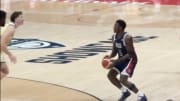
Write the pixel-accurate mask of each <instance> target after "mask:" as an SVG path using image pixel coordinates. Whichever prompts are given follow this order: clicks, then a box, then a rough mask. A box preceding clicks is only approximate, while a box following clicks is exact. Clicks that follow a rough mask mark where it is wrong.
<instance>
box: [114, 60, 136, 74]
mask: <svg viewBox="0 0 180 101" xmlns="http://www.w3.org/2000/svg"><path fill="white" fill-rule="evenodd" d="M136 64H137V59H133V58H131V59H130V60H127V61H124V62H122V63H117V64H115V66H114V68H113V69H114V70H116V71H117V72H118V73H120V74H121V75H127V76H129V77H132V75H133V72H134V69H135V66H136Z"/></svg>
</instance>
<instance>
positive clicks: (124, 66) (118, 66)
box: [108, 19, 147, 101]
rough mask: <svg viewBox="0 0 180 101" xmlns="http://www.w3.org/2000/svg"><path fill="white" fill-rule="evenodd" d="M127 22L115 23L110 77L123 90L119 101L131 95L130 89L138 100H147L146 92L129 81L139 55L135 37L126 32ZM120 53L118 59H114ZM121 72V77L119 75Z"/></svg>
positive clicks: (118, 21)
mask: <svg viewBox="0 0 180 101" xmlns="http://www.w3.org/2000/svg"><path fill="white" fill-rule="evenodd" d="M125 28H126V22H125V21H124V20H121V19H120V20H117V21H116V22H115V25H114V33H115V34H114V35H113V48H112V52H111V54H110V56H109V57H110V59H111V62H110V65H109V68H111V69H110V71H109V73H108V79H109V80H110V81H111V83H112V84H113V85H115V86H116V87H117V88H119V89H120V90H121V91H122V95H121V97H120V99H119V100H118V101H125V100H126V98H127V97H129V96H130V95H131V93H130V92H129V90H131V91H132V92H134V93H135V94H137V96H138V101H147V98H146V96H145V94H144V93H142V92H140V91H139V89H138V88H137V87H136V85H135V84H134V83H132V82H130V81H128V78H129V77H132V75H133V71H134V69H135V66H136V63H137V55H136V52H135V49H134V46H133V38H132V36H131V35H129V34H128V33H127V32H125ZM116 55H118V58H117V59H113V57H115V56H116ZM118 74H120V79H118V78H117V75H118Z"/></svg>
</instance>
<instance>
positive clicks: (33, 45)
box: [8, 38, 65, 50]
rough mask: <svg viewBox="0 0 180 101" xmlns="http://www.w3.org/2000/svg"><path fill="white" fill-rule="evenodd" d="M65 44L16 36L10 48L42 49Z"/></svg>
mask: <svg viewBox="0 0 180 101" xmlns="http://www.w3.org/2000/svg"><path fill="white" fill-rule="evenodd" d="M60 47H65V45H63V44H60V43H55V42H50V41H43V40H39V39H19V38H15V39H13V40H12V41H11V43H10V44H9V46H8V48H9V49H14V50H16V49H41V48H60Z"/></svg>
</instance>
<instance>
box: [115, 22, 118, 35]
mask: <svg viewBox="0 0 180 101" xmlns="http://www.w3.org/2000/svg"><path fill="white" fill-rule="evenodd" d="M114 33H118V24H117V23H115V24H114Z"/></svg>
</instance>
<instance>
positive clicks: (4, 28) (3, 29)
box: [0, 22, 15, 36]
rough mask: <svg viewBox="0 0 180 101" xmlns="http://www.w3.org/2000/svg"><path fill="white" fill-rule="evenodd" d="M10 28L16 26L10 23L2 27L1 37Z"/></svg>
mask: <svg viewBox="0 0 180 101" xmlns="http://www.w3.org/2000/svg"><path fill="white" fill-rule="evenodd" d="M8 26H15V24H14V23H12V22H10V23H8V24H6V25H5V26H4V27H1V34H0V36H1V35H3V34H4V31H5V30H6V28H7V27H8Z"/></svg>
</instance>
